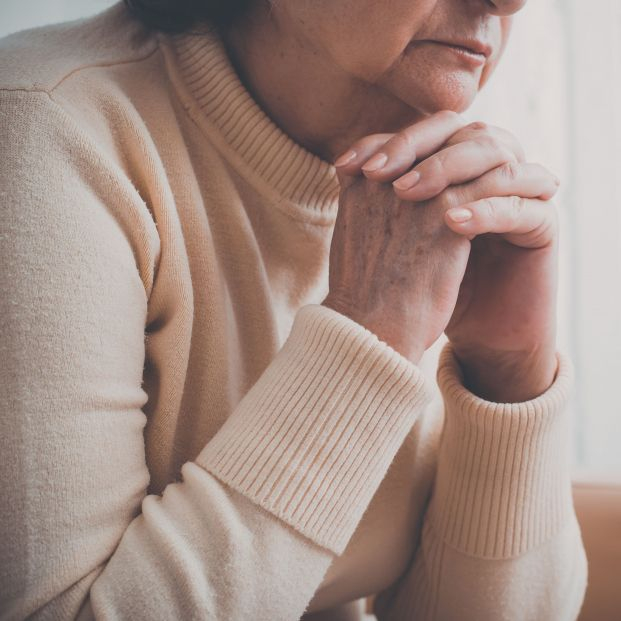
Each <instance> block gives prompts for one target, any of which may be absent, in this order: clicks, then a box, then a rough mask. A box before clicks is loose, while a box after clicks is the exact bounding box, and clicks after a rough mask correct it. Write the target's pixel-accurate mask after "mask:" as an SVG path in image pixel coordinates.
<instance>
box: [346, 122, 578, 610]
mask: <svg viewBox="0 0 621 621" xmlns="http://www.w3.org/2000/svg"><path fill="white" fill-rule="evenodd" d="M453 118H454V117H453V116H451V115H448V117H447V118H445V117H444V115H443V114H438V115H434V116H432V117H430V118H429V119H427V120H425V121H422V122H421V123H419V124H416V125H413V126H410V127H409V128H406V129H405V130H403V132H402V134H401V135H396V136H393V137H387V136H386V135H376V136H369V137H366V138H364V139H362V140H361V141H360V142H359V143H358V144H357V145H356V147H355V149H354V150H355V151H356V152H357V153H358V157H357V159H355V160H350V162H349V164H347V166H346V169H345V171H342V172H343V173H345V172H346V173H347V174H349V175H356V174H357V173H358V172H359V167H360V166H362V165H363V164H364V162H365V161H366V159H367V158H368V157H370V156H371V155H372V154H373V153H374V152H375V151H377V150H378V149H379V150H381V152H384V153H385V154H387V156H388V157H387V158H386V157H385V158H383V160H384V168H383V169H376V168H374V167H372V166H368V165H365V166H362V170H363V172H364V173H365V175H366V176H367V177H370V178H371V179H372V180H373V181H380V182H387V181H393V182H394V188H395V192H396V193H397V194H398V195H399V197H401V198H402V199H403V200H404V201H411V202H408V203H403V206H402V209H404V210H406V209H410V210H414V211H415V212H418V211H423V212H424V211H426V210H429V211H431V212H432V213H437V214H438V217H439V218H442V219H443V220H444V222H445V223H446V226H447V228H450V229H451V230H452V231H454V232H455V233H457V234H458V235H460V236H463V238H465V239H468V240H469V241H470V243H471V248H470V252H469V257H468V265H467V268H466V270H465V274H464V278H463V280H462V282H461V285H460V289H459V295H458V297H457V300H456V304H455V308H454V310H453V311H452V316H451V318H450V321H449V322H448V325H447V326H446V334H447V336H448V337H449V340H450V344H449V345H447V347H446V348H445V350H444V352H443V355H442V358H441V362H440V367H439V370H438V380H439V384H440V388H441V390H442V393H443V398H444V403H445V427H444V430H443V435H442V439H441V442H440V450H439V461H438V466H437V473H436V477H435V481H434V487H433V492H432V499H431V503H430V506H429V509H428V511H427V514H426V516H425V521H424V525H423V532H422V541H421V545H420V547H419V549H418V551H417V554H416V556H415V558H414V559H413V563H412V567H411V569H410V570H409V572H408V573H407V575H406V577H405V578H404V579H403V580H401V581H399V583H397V584H396V585H395V586H394V587H393V588H390V589H388V590H386V591H385V592H383V593H382V594H381V595H380V596H379V597H378V599H377V603H376V611H377V614H378V617H379V618H380V619H381V620H382V621H383V620H384V619H386V620H394V621H396V620H400V619H410V618H416V619H419V618H420V619H430V620H431V619H479V620H484V619H499V618H511V619H532V620H538V619H561V620H565V619H567V620H570V619H573V618H575V616H576V615H577V614H578V610H579V608H580V603H581V601H582V597H583V595H584V589H585V584H586V563H585V555H584V550H583V546H582V542H581V539H580V533H579V529H578V527H577V522H576V517H575V513H574V510H573V505H572V499H571V491H570V490H571V486H570V478H569V459H568V452H569V431H568V427H569V424H568V423H569V421H568V413H567V412H566V411H565V404H566V401H567V398H568V392H569V389H570V363H569V361H568V360H567V359H566V358H565V357H563V356H560V357H559V356H558V355H557V354H556V353H555V345H554V343H555V326H556V323H555V310H556V282H557V266H556V262H557V248H558V243H557V242H558V220H557V218H556V212H555V209H554V206H553V205H552V203H551V202H550V199H551V198H552V196H553V195H554V193H555V192H556V188H557V187H558V182H557V180H556V179H555V178H554V177H553V176H552V175H551V174H550V173H549V172H547V171H546V170H545V169H544V168H543V167H541V166H539V165H536V164H529V163H527V162H525V161H524V155H523V152H522V150H521V147H519V145H517V144H516V141H515V139H514V138H513V137H512V136H510V135H509V134H507V133H506V132H504V131H503V130H500V129H498V128H492V127H488V126H486V125H485V124H483V123H473V124H470V125H467V126H464V127H462V128H461V129H458V130H457V131H455V130H454V124H453V121H452V119H453ZM447 120H448V121H449V122H448V123H447ZM443 130H444V132H445V133H444V134H443V133H442V132H443ZM376 159H377V157H376ZM386 159H387V162H386ZM413 164H415V166H414V169H413V170H411V171H409V172H406V171H407V170H408V168H409V167H410V166H412V165H413ZM403 173H406V174H405V175H404V176H403V177H402V178H401V179H400V180H396V179H397V178H398V177H399V175H403ZM406 181H409V183H405V182H406ZM349 183H352V182H351V181H350V182H349ZM353 183H355V184H356V185H359V184H360V182H358V181H356V182H353ZM464 208H467V210H469V212H470V213H469V214H468V213H467V212H466V209H464ZM464 213H465V214H466V215H469V217H463V216H464ZM453 214H456V215H457V216H458V218H457V219H453V218H452V217H451V216H452V215H453ZM416 233H417V231H415V232H414V233H413V235H416ZM436 243H437V242H436ZM450 269H452V268H451V266H450V264H447V263H445V264H444V265H443V266H442V271H448V270H450ZM397 347H398V345H397ZM474 393H476V394H474ZM476 395H478V396H476ZM490 395H491V396H490ZM482 397H485V398H486V399H487V400H486V399H484V398H482ZM494 399H495V401H507V402H509V403H495V402H494V401H493V400H494ZM569 593H571V595H570V594H569Z"/></svg>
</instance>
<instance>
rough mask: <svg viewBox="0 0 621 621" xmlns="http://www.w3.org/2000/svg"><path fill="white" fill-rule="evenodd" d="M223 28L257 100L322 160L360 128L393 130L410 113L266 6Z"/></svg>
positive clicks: (410, 116) (366, 131)
mask: <svg viewBox="0 0 621 621" xmlns="http://www.w3.org/2000/svg"><path fill="white" fill-rule="evenodd" d="M257 4H258V5H261V6H262V3H257ZM221 34H222V39H223V41H224V44H225V46H226V49H227V53H228V55H229V56H230V58H231V62H232V63H233V65H234V67H235V69H236V71H237V72H238V74H239V77H240V79H241V81H242V83H243V84H244V86H245V87H246V88H247V89H248V91H249V92H250V93H251V94H252V96H253V97H254V99H255V100H256V101H257V102H258V104H259V105H260V106H261V107H262V108H263V110H264V111H265V112H266V113H267V114H268V115H269V116H270V118H271V119H272V120H273V121H274V122H275V123H276V124H277V125H278V126H279V127H280V128H281V129H282V130H283V131H284V132H285V133H287V134H288V135H289V136H290V137H291V138H292V139H293V140H295V141H296V142H297V143H298V144H300V145H302V146H303V147H304V148H306V149H308V150H309V151H310V152H312V153H314V154H315V155H317V156H319V157H321V158H322V159H324V160H326V161H329V162H333V161H334V160H335V159H336V157H337V156H338V155H340V154H341V153H342V152H343V151H345V150H346V149H348V148H349V147H350V146H351V145H352V144H353V143H354V142H355V141H356V140H357V139H359V138H361V137H362V136H365V135H368V134H372V133H379V132H394V131H397V130H398V129H399V128H401V127H403V126H404V125H405V124H407V123H411V122H414V120H415V119H416V115H415V113H414V111H413V110H412V109H411V108H408V107H407V106H406V105H405V104H404V103H403V102H402V101H400V100H398V99H396V98H395V97H392V96H390V95H388V94H387V93H385V92H382V91H381V90H380V89H379V88H377V87H375V86H373V85H372V84H368V83H364V82H362V81H361V80H359V79H357V78H355V77H354V76H351V75H349V74H347V73H346V72H345V71H344V70H342V69H341V68H340V67H338V66H336V65H335V64H334V63H330V62H329V59H328V58H326V57H325V56H324V55H323V54H322V53H321V52H320V51H319V50H317V49H316V48H314V47H312V44H310V43H309V42H308V41H307V40H301V39H300V38H298V37H296V36H294V35H292V34H291V31H290V29H287V31H285V29H283V28H279V26H278V24H277V23H275V20H274V19H273V18H272V17H271V16H270V15H269V13H268V11H266V10H264V9H262V10H260V11H255V12H254V13H253V14H252V15H248V16H247V17H246V19H244V20H240V21H239V22H237V23H236V24H234V25H233V26H231V27H229V28H228V29H226V30H223V31H222V32H221Z"/></svg>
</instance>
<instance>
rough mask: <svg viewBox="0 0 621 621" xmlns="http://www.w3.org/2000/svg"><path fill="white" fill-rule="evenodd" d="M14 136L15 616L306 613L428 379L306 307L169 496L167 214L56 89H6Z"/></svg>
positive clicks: (4, 545)
mask: <svg viewBox="0 0 621 621" xmlns="http://www.w3.org/2000/svg"><path fill="white" fill-rule="evenodd" d="M0 128H1V132H0V133H1V134H2V135H1V138H0V162H1V164H0V177H1V178H0V188H1V190H2V194H1V196H0V201H1V220H0V255H1V256H0V265H1V266H2V267H1V271H0V317H1V326H2V328H1V332H2V334H1V338H0V349H1V359H2V367H1V369H0V413H1V416H2V434H0V452H1V454H2V469H3V472H2V476H1V478H0V495H1V496H2V503H0V512H1V513H0V524H1V526H2V533H1V535H2V536H1V537H0V558H1V559H2V562H1V563H0V611H1V613H0V618H2V619H22V618H25V617H27V616H31V618H35V619H36V618H49V617H54V618H63V619H72V618H80V619H91V618H97V619H121V618H122V619H205V618H210V619H226V620H227V621H229V620H236V619H239V620H242V619H244V620H245V619H274V620H276V619H282V620H283V621H284V620H290V619H297V618H299V617H300V616H301V615H302V613H303V612H304V610H305V608H306V606H307V604H308V602H309V601H310V600H311V598H312V596H313V594H314V592H315V590H316V589H317V587H318V586H319V584H320V583H321V580H322V577H323V575H324V574H325V572H326V570H327V568H328V566H329V565H330V563H331V562H332V560H333V559H334V557H335V555H337V554H340V553H341V552H342V551H343V549H344V547H345V546H346V544H347V542H348V540H349V538H350V537H351V535H352V533H353V531H354V530H355V528H356V526H357V524H358V522H359V520H360V518H361V516H362V513H363V512H364V510H365V508H366V506H367V505H368V503H369V501H370V499H371V497H372V496H373V494H374V492H375V491H376V489H377V487H378V485H379V483H380V481H381V479H382V477H383V476H384V474H385V472H386V470H387V468H388V466H389V464H390V462H391V460H392V458H393V457H394V455H395V453H396V451H397V449H398V447H399V445H400V444H401V442H402V441H403V439H404V437H405V436H406V434H407V433H408V431H409V429H410V428H411V426H412V424H413V423H414V421H415V420H416V418H417V416H418V415H419V413H420V411H421V409H422V408H423V406H424V404H425V403H426V402H427V399H428V397H427V394H426V392H425V390H424V387H423V379H422V375H421V374H420V373H419V371H418V369H417V368H416V367H415V366H413V365H411V364H410V363H409V362H408V361H407V360H405V359H404V358H402V357H401V356H400V355H399V354H397V353H396V352H395V351H393V350H392V349H390V348H389V347H388V346H387V345H385V344H383V343H381V342H380V341H379V340H378V339H377V338H376V337H375V336H374V335H373V334H371V333H370V332H368V331H367V330H364V329H363V328H362V327H361V326H359V325H357V324H355V323H354V322H352V321H350V320H349V319H347V318H345V317H343V316H341V315H339V314H338V313H335V312H334V311H332V310H330V309H326V308H323V307H320V306H309V307H304V308H303V309H302V310H301V311H300V312H299V313H298V315H297V317H296V320H295V322H294V326H293V328H292V332H291V335H290V337H289V339H288V340H287V342H286V343H285V345H284V347H283V349H282V350H281V351H280V352H279V353H278V355H277V356H276V358H275V359H274V361H273V362H272V364H270V365H269V366H268V368H267V370H266V371H265V373H264V374H263V375H262V376H261V377H260V378H259V381H258V382H257V383H256V384H255V385H254V386H253V388H252V389H251V390H250V392H249V393H248V394H247V395H246V396H245V398H244V399H243V400H242V402H241V403H240V404H239V406H238V407H237V408H236V410H235V411H234V412H233V414H232V416H231V417H230V418H229V419H228V420H227V421H226V423H225V424H224V425H223V427H222V428H221V429H220V430H219V431H218V432H217V433H216V435H215V436H214V438H213V439H212V440H211V441H210V442H209V443H208V444H207V446H205V448H204V450H203V451H202V452H201V453H200V454H199V455H198V457H197V458H196V460H195V461H191V462H187V463H185V464H184V465H183V467H182V469H181V475H182V480H181V481H178V482H173V483H170V484H169V485H168V486H167V487H166V488H165V489H164V491H163V494H162V495H161V496H159V495H147V494H146V489H147V484H148V482H149V472H148V470H147V466H146V462H145V454H144V440H143V430H144V427H145V424H146V422H147V421H146V418H145V415H144V413H143V411H142V409H141V408H142V406H144V404H145V402H146V400H147V394H146V393H145V392H144V390H143V389H142V386H141V384H142V378H143V365H144V362H145V359H144V353H145V350H144V329H145V318H146V313H147V306H148V293H147V291H148V289H149V284H150V282H151V281H152V277H153V273H152V265H151V260H152V258H153V257H154V256H155V255H156V254H157V252H158V251H159V247H158V244H159V239H158V235H157V230H156V228H155V225H154V223H153V222H152V221H150V214H149V211H148V209H147V208H146V206H145V205H144V203H143V202H142V200H141V199H140V196H139V195H138V192H137V191H136V189H135V188H134V187H133V185H132V184H131V182H130V181H129V180H128V179H127V178H126V176H125V174H124V173H123V171H122V170H121V168H120V167H119V166H118V165H116V164H115V163H114V162H115V159H114V154H112V153H109V152H108V151H106V148H105V147H104V146H102V145H99V144H94V142H93V141H92V140H91V138H90V137H89V136H88V135H87V134H86V133H85V132H84V131H82V130H81V128H80V127H78V126H77V125H76V123H74V122H73V120H72V119H71V118H70V117H69V116H68V115H67V114H66V113H65V111H64V110H63V109H62V108H61V107H60V106H59V105H57V104H56V103H55V102H54V101H53V99H52V98H51V97H50V95H48V94H47V93H45V92H25V91H14V92H9V91H4V92H2V93H1V94H0ZM80 611H81V612H80Z"/></svg>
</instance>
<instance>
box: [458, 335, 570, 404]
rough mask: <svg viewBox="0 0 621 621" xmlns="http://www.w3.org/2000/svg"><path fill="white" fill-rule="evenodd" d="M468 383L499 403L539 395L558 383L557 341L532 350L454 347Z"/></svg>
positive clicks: (476, 392)
mask: <svg viewBox="0 0 621 621" xmlns="http://www.w3.org/2000/svg"><path fill="white" fill-rule="evenodd" d="M453 352H454V354H455V357H456V359H457V362H458V363H459V366H460V368H461V370H462V373H463V377H464V387H465V388H467V389H468V390H469V391H470V392H472V393H473V394H475V395H477V396H478V397H480V398H482V399H485V400H486V401H492V402H495V403H520V402H524V401H529V400H531V399H535V398H537V397H539V396H540V395H542V394H543V393H544V392H546V391H547V390H548V389H549V388H550V386H551V385H552V384H553V383H554V380H555V378H556V373H557V371H558V359H557V356H556V348H555V346H554V345H553V344H549V345H546V346H545V347H542V348H538V349H537V350H534V351H530V352H490V351H481V350H463V349H462V350H459V349H458V348H455V347H454V348H453Z"/></svg>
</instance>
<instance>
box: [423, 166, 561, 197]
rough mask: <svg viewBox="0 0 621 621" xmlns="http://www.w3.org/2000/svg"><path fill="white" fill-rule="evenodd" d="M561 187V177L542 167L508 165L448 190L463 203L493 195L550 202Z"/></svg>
mask: <svg viewBox="0 0 621 621" xmlns="http://www.w3.org/2000/svg"><path fill="white" fill-rule="evenodd" d="M559 185H560V181H559V179H558V177H556V175H554V174H553V173H551V172H550V171H549V170H548V169H547V168H545V167H544V166H541V164H535V163H529V162H527V163H524V164H520V163H519V162H505V163H504V164H502V165H501V166H497V167H496V168H493V169H492V170H490V171H488V172H486V173H485V174H483V175H481V176H480V177H478V178H476V179H474V180H473V181H470V182H467V183H463V184H459V185H457V184H455V185H454V187H453V188H448V189H447V190H446V191H447V192H449V193H451V194H453V195H455V198H456V199H457V200H458V201H459V202H460V203H462V202H463V203H465V202H472V201H476V200H479V199H481V198H488V197H491V196H513V195H516V196H522V197H523V198H540V199H541V200H550V199H551V198H552V197H553V196H554V195H555V194H556V192H557V191H558V188H559ZM430 194H431V192H429V193H425V192H423V194H422V195H421V196H419V197H418V198H416V200H418V201H420V200H428V199H429V198H432V196H430Z"/></svg>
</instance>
